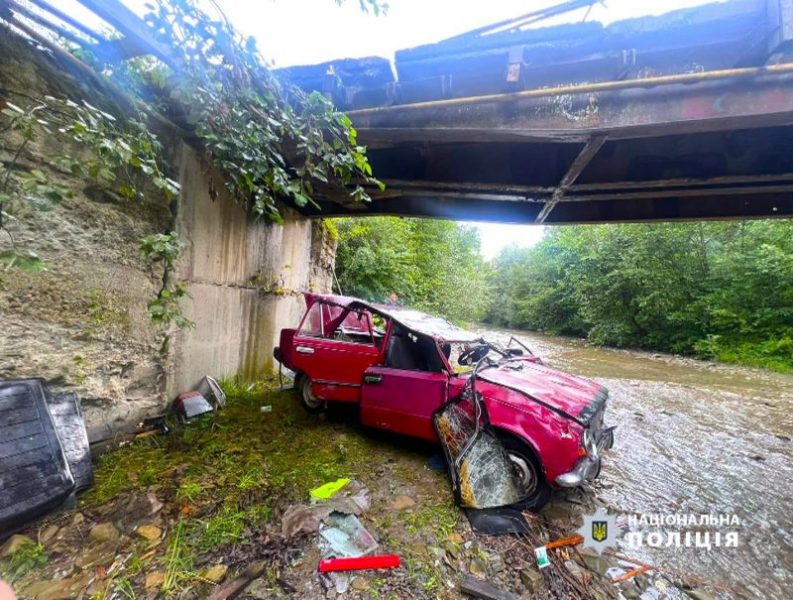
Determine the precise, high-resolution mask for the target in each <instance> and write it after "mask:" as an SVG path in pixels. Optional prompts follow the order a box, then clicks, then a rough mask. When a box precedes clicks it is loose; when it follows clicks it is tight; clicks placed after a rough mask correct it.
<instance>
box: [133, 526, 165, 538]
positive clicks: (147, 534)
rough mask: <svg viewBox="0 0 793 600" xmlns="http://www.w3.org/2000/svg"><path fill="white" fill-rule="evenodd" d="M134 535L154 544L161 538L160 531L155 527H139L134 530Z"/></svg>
mask: <svg viewBox="0 0 793 600" xmlns="http://www.w3.org/2000/svg"><path fill="white" fill-rule="evenodd" d="M135 533H137V534H138V535H139V536H140V537H142V538H143V539H145V540H149V541H150V542H156V541H158V540H159V539H160V538H161V537H162V529H160V528H159V527H157V526H156V525H141V526H140V527H138V528H137V529H136V530H135Z"/></svg>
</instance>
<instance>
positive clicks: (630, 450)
mask: <svg viewBox="0 0 793 600" xmlns="http://www.w3.org/2000/svg"><path fill="white" fill-rule="evenodd" d="M482 332H483V333H484V334H485V335H486V337H489V338H492V339H496V340H501V341H506V340H507V339H508V337H509V335H516V337H518V338H519V339H520V340H521V341H523V342H524V343H526V344H527V345H529V347H531V348H532V349H533V350H534V351H535V353H536V354H538V355H540V356H541V357H542V358H543V359H544V360H545V361H546V362H547V363H548V364H550V365H552V366H555V367H558V368H560V369H563V370H566V371H570V372H573V373H577V374H580V375H584V376H587V377H592V378H594V379H596V380H597V381H600V382H602V383H603V384H604V385H605V386H607V387H608V388H609V389H610V391H611V401H610V407H609V409H608V411H607V413H606V420H607V422H608V423H609V424H612V425H617V431H616V442H615V447H614V449H613V450H612V451H611V452H610V453H609V455H608V457H607V459H606V460H607V462H606V463H605V465H604V468H603V471H602V474H601V477H600V480H599V481H598V482H597V483H596V484H595V485H594V486H593V490H594V492H595V494H596V495H597V498H598V500H599V502H600V503H603V504H604V505H605V506H606V507H607V509H608V511H609V513H617V514H621V515H630V514H635V515H641V514H650V513H655V514H657V513H663V514H667V513H670V514H678V513H680V514H691V513H693V514H709V513H715V514H726V515H737V516H738V518H739V519H740V525H739V526H737V527H725V528H723V529H722V531H725V530H735V531H737V532H738V534H739V544H738V547H735V548H726V547H724V546H721V547H711V549H710V550H708V549H706V548H694V547H683V548H675V547H674V546H672V547H665V545H664V546H662V547H660V548H651V547H647V546H646V545H645V546H644V547H643V548H641V549H638V550H637V549H633V548H630V549H628V548H627V547H625V545H623V547H622V549H623V551H624V552H625V553H626V554H631V555H633V556H636V557H637V558H639V559H644V560H646V561H647V562H650V563H653V564H657V565H660V566H663V567H666V568H669V569H673V570H677V571H680V572H686V573H688V574H691V575H694V576H696V577H698V578H700V579H702V580H704V581H707V582H709V583H710V584H715V585H718V586H722V587H724V588H725V589H729V590H731V592H727V594H728V595H729V596H737V595H738V594H742V595H746V596H747V597H750V598H789V597H790V590H791V589H793V542H792V541H791V516H790V515H791V512H790V500H791V498H793V483H792V482H791V480H793V461H791V457H792V456H793V445H792V444H793V442H791V438H793V417H792V416H791V409H792V408H793V376H790V375H783V374H778V373H772V372H768V371H761V370H756V369H749V368H741V367H734V366H728V365H720V364H713V363H707V362H703V361H697V360H692V359H687V358H680V357H674V356H670V355H661V354H653V353H646V352H637V351H625V350H614V349H603V348H596V347H592V346H590V345H588V344H586V343H585V342H584V341H581V340H569V339H563V338H553V337H545V336H540V335H537V334H533V333H527V332H506V331H485V330H483V331H482ZM624 520H625V521H627V519H624ZM674 529H677V528H674ZM687 529H692V530H693V528H685V527H684V528H681V529H680V530H682V531H685V530H687ZM650 530H651V529H647V531H650ZM712 531H714V530H712ZM715 531H718V529H716V530H715ZM665 543H666V536H664V544H665ZM725 597H726V596H725Z"/></svg>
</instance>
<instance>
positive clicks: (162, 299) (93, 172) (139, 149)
mask: <svg viewBox="0 0 793 600" xmlns="http://www.w3.org/2000/svg"><path fill="white" fill-rule="evenodd" d="M138 116H139V119H134V118H132V119H130V118H127V119H124V120H123V125H122V124H120V123H119V121H118V120H117V119H116V118H115V117H114V116H113V115H111V114H109V113H107V112H105V111H103V110H101V109H99V108H96V107H95V106H92V105H91V104H89V103H88V102H85V101H83V102H82V103H77V102H74V101H72V100H70V99H68V98H60V99H59V98H54V97H52V96H46V97H45V98H44V99H43V100H42V101H41V102H39V103H37V104H35V105H33V106H32V107H30V108H27V109H25V108H22V107H19V106H17V105H15V104H12V103H7V104H6V108H4V109H3V111H2V120H0V125H2V126H3V130H4V131H7V132H9V134H10V136H12V137H13V139H15V140H16V146H15V147H14V148H13V150H12V151H13V158H12V160H11V162H10V164H6V165H5V166H4V167H0V231H5V232H6V233H7V235H8V238H9V240H10V242H11V245H12V249H10V250H3V251H0V268H2V269H4V270H8V269H11V268H17V269H20V270H23V271H28V272H37V271H43V270H46V268H45V265H44V263H43V261H42V260H41V259H40V258H39V256H38V255H37V254H36V253H34V252H33V251H31V250H29V249H19V248H17V247H16V243H15V242H14V238H13V236H12V234H11V232H10V231H9V230H8V228H7V224H8V223H9V222H10V221H12V220H15V217H14V215H13V214H12V213H11V212H9V211H11V210H13V208H12V207H15V208H17V209H19V208H20V207H21V206H25V205H26V206H27V207H28V208H30V209H32V210H34V211H42V210H49V209H50V208H51V203H52V202H61V201H63V200H65V199H67V198H71V197H72V192H71V190H70V189H69V188H68V187H66V186H64V185H61V184H59V183H57V182H53V181H51V178H50V177H49V176H48V175H47V174H46V173H45V172H44V171H42V170H41V169H37V168H29V169H27V170H24V169H21V168H20V167H21V165H20V164H19V160H20V158H21V157H22V155H23V153H24V151H25V149H26V148H27V146H28V145H29V144H30V143H31V142H34V141H36V140H37V139H38V138H39V137H40V136H46V137H47V139H48V142H49V141H51V140H52V139H54V140H56V141H57V143H58V145H59V146H61V147H64V146H65V147H69V146H68V144H69V143H74V144H76V145H78V146H79V148H80V150H81V154H80V155H79V156H73V155H71V154H61V155H58V156H54V157H53V158H54V162H55V164H56V165H57V166H58V167H59V168H60V169H62V170H64V171H67V172H68V173H69V174H70V175H72V176H73V177H79V178H83V179H89V180H91V181H93V182H94V183H95V184H96V185H98V186H100V187H102V188H103V189H106V190H107V191H109V192H111V194H113V195H115V196H117V197H118V198H119V199H121V200H142V199H143V198H144V192H143V190H142V188H141V185H140V180H143V181H146V182H148V183H150V184H151V185H153V186H154V187H155V188H156V189H157V190H159V192H160V193H161V194H162V197H163V199H164V201H165V202H167V203H170V202H171V200H172V199H173V198H174V196H175V195H176V194H178V193H179V184H178V183H177V182H176V181H174V180H172V179H170V178H168V177H167V176H166V175H165V174H164V172H163V171H162V169H161V167H160V155H161V153H162V146H161V144H160V142H159V140H158V139H157V137H156V136H155V135H154V134H153V133H151V132H150V131H149V130H148V128H147V127H146V125H145V124H144V123H143V119H144V118H145V115H143V114H140V115H138ZM182 247H183V244H182V243H181V242H180V241H179V239H178V237H177V236H176V234H175V233H173V232H171V233H169V234H157V235H153V236H147V237H145V238H143V239H142V240H141V249H142V251H143V252H144V255H145V256H146V258H147V259H148V261H149V262H150V263H151V264H161V265H162V266H163V268H164V276H163V286H162V289H161V290H160V292H159V293H158V294H157V297H156V298H154V299H153V300H152V301H151V302H149V315H150V316H151V318H152V320H153V321H155V322H157V323H164V324H168V323H171V322H174V323H176V325H178V326H179V327H189V326H191V325H192V323H191V322H190V321H189V320H188V319H186V318H184V316H183V315H182V311H181V306H180V304H179V301H180V300H181V299H182V298H184V297H185V296H187V295H188V294H187V289H186V286H185V284H184V283H173V282H171V281H170V277H169V274H170V270H171V267H172V265H173V262H174V261H175V260H176V257H177V256H178V254H179V252H180V251H181V249H182Z"/></svg>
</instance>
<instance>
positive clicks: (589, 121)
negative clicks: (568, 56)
mask: <svg viewBox="0 0 793 600" xmlns="http://www.w3.org/2000/svg"><path fill="white" fill-rule="evenodd" d="M350 114H351V116H352V117H353V121H354V123H355V126H356V128H357V129H358V131H359V134H360V137H361V139H362V140H363V141H364V142H365V143H367V144H370V145H372V146H373V147H380V146H382V145H386V146H389V145H394V144H399V143H404V142H410V141H423V142H430V143H432V142H436V143H443V142H465V141H470V142H487V141H512V142H514V141H520V140H523V141H543V140H547V141H568V142H585V141H587V140H588V139H590V138H591V137H592V136H593V135H597V134H607V135H608V137H609V139H611V140H618V139H627V138H637V137H655V136H659V135H674V134H682V133H686V134H691V133H697V132H708V131H724V130H734V129H743V128H756V127H769V126H774V125H781V124H787V123H790V122H791V121H793V75H775V76H772V77H760V78H737V79H730V80H725V81H715V82H701V83H693V84H688V85H686V84H676V85H664V86H658V87H656V88H649V89H643V88H639V89H624V90H614V91H606V92H581V93H568V94H563V95H552V96H542V97H536V98H535V97H528V98H525V97H520V96H516V97H515V98H510V97H509V96H507V97H505V98H504V99H503V100H500V101H493V102H479V101H477V99H476V98H472V99H471V102H470V104H467V105H459V104H457V105H452V106H444V105H442V104H440V105H438V106H433V105H432V103H427V105H426V106H425V107H423V108H411V105H405V106H393V107H385V108H382V109H371V110H370V111H353V112H352V113H350Z"/></svg>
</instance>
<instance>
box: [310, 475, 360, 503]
mask: <svg viewBox="0 0 793 600" xmlns="http://www.w3.org/2000/svg"><path fill="white" fill-rule="evenodd" d="M348 483H350V480H349V479H347V478H346V477H342V478H341V479H337V480H336V481H329V482H328V483H326V484H324V485H321V486H319V487H318V488H314V489H313V490H311V491H310V492H309V494H311V497H312V498H315V499H317V500H328V499H330V498H332V497H333V496H335V495H336V494H337V493H338V491H339V490H340V489H342V488H343V487H344V486H345V485H347V484H348Z"/></svg>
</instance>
